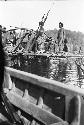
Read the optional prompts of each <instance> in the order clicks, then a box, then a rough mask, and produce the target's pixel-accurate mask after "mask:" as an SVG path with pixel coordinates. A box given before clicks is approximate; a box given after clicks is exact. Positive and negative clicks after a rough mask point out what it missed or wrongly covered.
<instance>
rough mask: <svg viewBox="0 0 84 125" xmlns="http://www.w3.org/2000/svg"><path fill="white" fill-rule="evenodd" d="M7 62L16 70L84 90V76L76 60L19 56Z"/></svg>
mask: <svg viewBox="0 0 84 125" xmlns="http://www.w3.org/2000/svg"><path fill="white" fill-rule="evenodd" d="M7 62H8V66H10V67H13V68H15V69H19V70H22V71H26V72H29V73H33V74H37V75H39V76H42V77H46V78H49V79H54V80H57V81H60V82H63V83H65V84H72V85H75V86H79V87H81V88H84V74H83V72H82V71H81V69H80V68H79V67H78V66H77V65H76V63H75V59H53V58H51V59H49V58H46V57H39V58H37V57H33V56H29V57H28V56H22V55H18V56H14V57H13V58H12V59H11V60H8V61H7Z"/></svg>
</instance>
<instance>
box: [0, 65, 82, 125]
mask: <svg viewBox="0 0 84 125" xmlns="http://www.w3.org/2000/svg"><path fill="white" fill-rule="evenodd" d="M3 88H4V93H5V94H6V96H7V98H8V99H9V101H10V103H11V104H12V105H13V106H14V108H15V113H17V114H18V115H19V117H20V118H21V119H23V121H24V125H36V124H39V125H40V124H42V125H83V124H84V90H83V89H81V88H79V87H74V86H72V85H66V84H64V83H61V82H58V81H54V80H50V79H47V78H43V77H40V76H37V75H34V74H31V73H27V72H24V71H19V70H16V69H12V68H9V67H5V76H4V84H3ZM13 114H14V112H13ZM2 118H3V119H4V117H2ZM3 119H2V120H3ZM6 120H7V119H6Z"/></svg>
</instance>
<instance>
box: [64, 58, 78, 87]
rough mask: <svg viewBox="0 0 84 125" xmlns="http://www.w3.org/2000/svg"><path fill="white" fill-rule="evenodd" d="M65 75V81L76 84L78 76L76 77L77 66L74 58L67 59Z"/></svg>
mask: <svg viewBox="0 0 84 125" xmlns="http://www.w3.org/2000/svg"><path fill="white" fill-rule="evenodd" d="M66 72H67V75H66V81H65V82H66V83H67V84H72V85H75V86H77V84H78V77H77V67H76V64H75V61H74V60H69V62H68V64H67V70H66Z"/></svg>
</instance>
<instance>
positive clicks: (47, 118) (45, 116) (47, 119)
mask: <svg viewBox="0 0 84 125" xmlns="http://www.w3.org/2000/svg"><path fill="white" fill-rule="evenodd" d="M7 97H8V99H9V100H10V102H11V103H12V104H13V105H15V106H16V107H18V108H20V109H21V110H23V111H24V112H26V113H28V114H29V115H31V116H32V117H33V118H35V119H37V120H38V121H40V122H42V123H44V124H46V125H49V124H53V123H59V122H61V123H63V122H64V121H63V120H62V119H61V118H59V117H57V116H55V115H54V114H52V113H50V112H48V111H46V110H44V109H41V108H39V107H38V105H37V106H36V105H35V104H33V103H31V102H29V101H28V100H27V99H24V98H22V97H21V96H19V95H18V94H16V93H14V92H12V91H10V92H8V93H7Z"/></svg>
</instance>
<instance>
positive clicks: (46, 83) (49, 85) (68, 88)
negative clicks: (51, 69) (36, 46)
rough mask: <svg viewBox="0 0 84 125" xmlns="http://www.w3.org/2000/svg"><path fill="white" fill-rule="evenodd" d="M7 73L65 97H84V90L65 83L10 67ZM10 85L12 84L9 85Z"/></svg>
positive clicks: (6, 68) (6, 69)
mask: <svg viewBox="0 0 84 125" xmlns="http://www.w3.org/2000/svg"><path fill="white" fill-rule="evenodd" d="M5 71H6V73H9V74H10V76H12V77H15V78H18V79H21V80H23V81H26V82H29V83H31V84H34V85H37V86H39V87H43V88H45V89H48V90H51V91H54V92H58V93H60V94H63V95H65V96H68V95H69V96H70V95H71V96H77V95H81V96H84V90H83V89H81V88H79V87H76V86H73V85H66V84H64V83H61V82H58V81H55V80H51V79H48V78H44V77H41V76H38V75H35V74H31V73H27V72H24V71H20V70H16V69H13V68H10V67H5ZM9 84H10V83H9Z"/></svg>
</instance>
